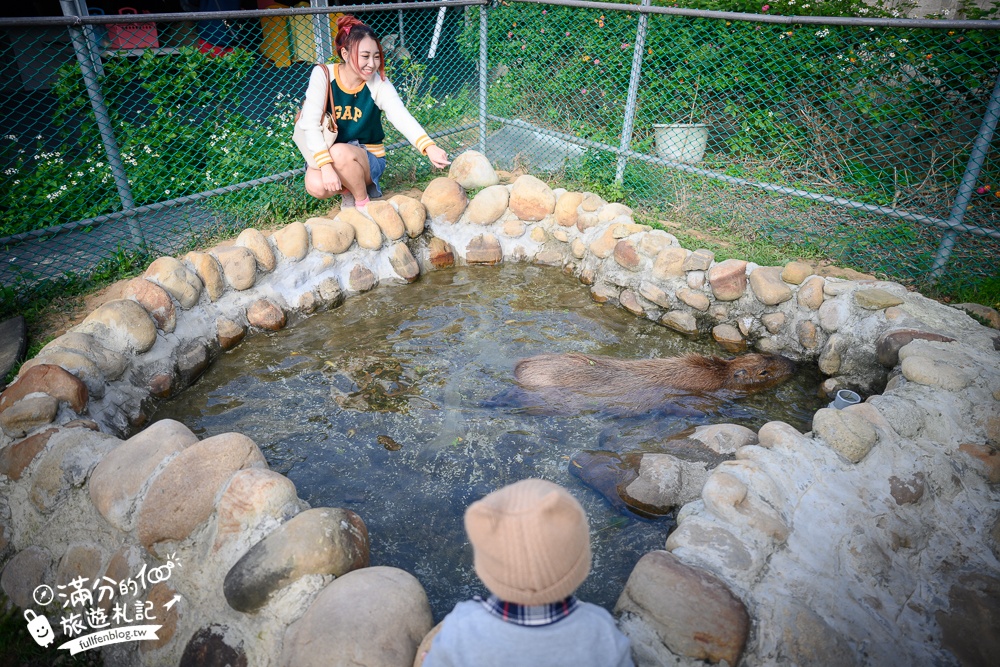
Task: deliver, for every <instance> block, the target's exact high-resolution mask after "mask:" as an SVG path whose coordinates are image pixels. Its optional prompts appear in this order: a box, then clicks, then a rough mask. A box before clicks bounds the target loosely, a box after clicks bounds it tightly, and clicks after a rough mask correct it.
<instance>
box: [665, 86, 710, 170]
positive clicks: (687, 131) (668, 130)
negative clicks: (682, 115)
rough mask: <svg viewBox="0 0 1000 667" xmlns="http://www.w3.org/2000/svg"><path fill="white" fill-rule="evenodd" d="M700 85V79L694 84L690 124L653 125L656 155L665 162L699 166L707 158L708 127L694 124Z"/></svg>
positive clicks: (702, 124) (703, 124)
mask: <svg viewBox="0 0 1000 667" xmlns="http://www.w3.org/2000/svg"><path fill="white" fill-rule="evenodd" d="M700 83H701V79H700V78H699V79H698V80H697V81H695V83H694V97H693V99H692V100H691V111H690V113H689V114H688V122H686V123H663V124H661V123H654V124H653V135H654V137H655V138H656V154H657V155H659V156H660V157H661V158H663V159H664V160H670V161H671V162H683V163H685V164H697V163H698V162H701V161H702V160H703V159H704V158H705V147H706V146H708V125H707V124H705V123H696V122H694V115H695V110H696V108H697V103H698V87H699V84H700Z"/></svg>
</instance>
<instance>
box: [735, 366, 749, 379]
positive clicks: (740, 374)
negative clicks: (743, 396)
mask: <svg viewBox="0 0 1000 667" xmlns="http://www.w3.org/2000/svg"><path fill="white" fill-rule="evenodd" d="M746 376H747V369H745V368H738V369H736V372H735V373H733V377H734V378H743V377H746Z"/></svg>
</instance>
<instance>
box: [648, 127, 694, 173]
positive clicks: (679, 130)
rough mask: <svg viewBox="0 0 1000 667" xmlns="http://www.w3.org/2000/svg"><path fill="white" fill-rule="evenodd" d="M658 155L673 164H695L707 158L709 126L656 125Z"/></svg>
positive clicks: (654, 130)
mask: <svg viewBox="0 0 1000 667" xmlns="http://www.w3.org/2000/svg"><path fill="white" fill-rule="evenodd" d="M653 136H654V137H656V154H657V155H659V156H660V157H661V158H663V159H664V160H670V161H671V162H684V163H686V164H695V163H698V162H701V161H702V160H703V159H704V158H705V147H706V146H708V125H705V124H704V123H669V124H662V125H661V124H654V125H653Z"/></svg>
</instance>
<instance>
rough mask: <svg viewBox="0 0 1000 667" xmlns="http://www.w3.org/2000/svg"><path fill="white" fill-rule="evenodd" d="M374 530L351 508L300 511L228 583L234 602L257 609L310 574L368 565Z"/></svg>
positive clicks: (240, 564)
mask: <svg viewBox="0 0 1000 667" xmlns="http://www.w3.org/2000/svg"><path fill="white" fill-rule="evenodd" d="M368 550H369V542H368V529H367V528H366V527H365V524H364V522H363V521H362V520H361V517H359V516H358V515H357V514H355V513H354V512H352V511H350V510H346V509H333V508H326V507H321V508H315V509H310V510H306V511H305V512H302V513H301V514H298V515H296V516H294V517H292V518H291V519H289V520H288V521H286V522H285V523H284V524H282V525H281V526H279V527H278V528H277V529H276V530H275V531H274V532H272V533H271V534H270V535H268V536H267V537H265V538H264V539H263V540H261V541H260V542H258V543H257V544H255V545H254V546H253V547H251V548H250V550H249V551H248V552H247V553H246V554H245V555H244V556H243V557H242V558H240V560H239V561H238V562H237V563H236V564H235V565H233V567H232V568H231V569H230V570H229V573H228V574H227V575H226V579H225V582H224V583H223V592H224V593H225V596H226V601H227V602H228V603H229V606H230V607H232V608H233V609H236V610H237V611H242V612H244V613H252V612H255V611H257V610H258V609H260V608H261V607H263V606H264V605H265V604H267V602H268V600H269V599H270V598H271V597H272V596H273V595H274V594H275V593H277V592H278V591H279V590H281V589H282V588H284V587H285V586H288V585H289V584H291V583H292V582H294V581H295V580H297V579H299V578H301V577H304V576H305V575H307V574H332V575H334V576H336V577H340V576H343V575H344V574H347V573H348V572H350V571H351V570H356V569H358V568H362V567H367V566H368Z"/></svg>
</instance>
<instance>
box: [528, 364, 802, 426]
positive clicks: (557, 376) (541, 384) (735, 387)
mask: <svg viewBox="0 0 1000 667" xmlns="http://www.w3.org/2000/svg"><path fill="white" fill-rule="evenodd" d="M794 372H795V363H794V362H793V361H792V360H791V359H788V358H787V357H783V356H781V355H773V354H756V353H751V354H745V355H742V356H739V357H735V358H733V359H723V358H721V357H716V356H702V355H698V354H686V355H683V356H680V357H667V358H663V359H616V358H613V357H604V356H593V355H586V354H579V353H568V354H540V355H538V356H535V357H528V358H527V359H522V360H520V361H518V362H517V365H516V366H515V367H514V377H515V378H516V379H517V382H518V384H519V385H520V387H521V388H522V389H523V390H525V391H528V392H533V393H535V394H537V396H538V398H539V399H540V400H541V402H545V400H546V397H547V396H553V397H554V396H558V397H559V399H560V400H561V401H563V402H565V399H566V396H567V395H580V396H584V397H588V398H590V399H591V401H592V402H594V403H598V402H599V401H601V400H607V401H609V402H613V403H614V405H615V406H618V408H619V409H616V411H621V409H620V408H621V407H622V406H625V407H626V408H629V409H627V410H626V412H629V413H631V414H638V413H640V412H644V411H646V410H648V409H650V408H652V407H654V406H655V405H658V404H660V403H663V402H664V401H666V400H669V398H670V396H672V395H679V394H689V393H705V392H714V391H719V390H730V391H742V392H746V391H754V390H759V389H764V388H767V387H771V386H774V385H776V384H778V383H780V382H783V381H784V380H786V379H787V378H788V377H790V376H791V375H792V373H794ZM594 407H596V408H599V407H600V406H599V405H595V406H594Z"/></svg>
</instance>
